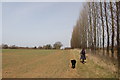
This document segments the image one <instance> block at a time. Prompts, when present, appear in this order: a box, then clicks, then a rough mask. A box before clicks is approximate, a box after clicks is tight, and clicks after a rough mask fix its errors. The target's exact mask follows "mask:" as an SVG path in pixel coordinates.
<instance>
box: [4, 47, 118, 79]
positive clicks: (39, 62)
mask: <svg viewBox="0 0 120 80" xmlns="http://www.w3.org/2000/svg"><path fill="white" fill-rule="evenodd" d="M79 51H80V50H39V49H3V50H2V52H3V53H2V76H3V78H115V77H116V74H115V73H114V72H112V71H111V70H112V69H107V67H102V66H101V65H99V64H100V61H98V62H99V64H97V63H96V62H95V61H97V59H95V61H94V60H93V59H94V57H92V56H91V55H90V54H87V63H86V64H82V63H80V60H79ZM91 58H92V59H91ZM71 59H76V61H77V63H76V68H75V69H72V68H71V63H70V60H71ZM101 64H102V63H101ZM104 65H105V64H104Z"/></svg>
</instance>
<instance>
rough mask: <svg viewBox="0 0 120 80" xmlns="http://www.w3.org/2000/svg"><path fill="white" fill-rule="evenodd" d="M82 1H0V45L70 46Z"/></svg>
mask: <svg viewBox="0 0 120 80" xmlns="http://www.w3.org/2000/svg"><path fill="white" fill-rule="evenodd" d="M82 4H83V3H81V2H2V43H4V44H8V45H17V46H24V47H25V46H28V47H33V46H43V45H46V44H51V45H53V44H54V43H55V42H57V41H60V42H61V43H62V44H63V47H70V40H71V36H72V30H73V27H74V25H75V24H76V21H77V19H78V17H79V14H80V10H81V9H82Z"/></svg>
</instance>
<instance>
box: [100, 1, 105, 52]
mask: <svg viewBox="0 0 120 80" xmlns="http://www.w3.org/2000/svg"><path fill="white" fill-rule="evenodd" d="M100 10H101V21H102V30H103V31H102V32H103V35H102V38H103V44H102V45H103V51H104V21H103V12H102V3H101V2H100Z"/></svg>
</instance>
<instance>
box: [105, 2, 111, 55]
mask: <svg viewBox="0 0 120 80" xmlns="http://www.w3.org/2000/svg"><path fill="white" fill-rule="evenodd" d="M104 6H105V17H106V18H105V19H106V27H107V54H108V55H109V41H110V40H109V27H108V17H107V9H106V2H104Z"/></svg>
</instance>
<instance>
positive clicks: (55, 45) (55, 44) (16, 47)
mask: <svg viewBox="0 0 120 80" xmlns="http://www.w3.org/2000/svg"><path fill="white" fill-rule="evenodd" d="M62 46H63V44H62V43H61V42H59V41H58V42H55V43H54V44H53V46H52V45H51V44H47V45H44V46H39V47H36V46H34V47H19V46H16V45H12V46H8V45H7V44H2V45H1V46H0V47H1V48H2V49H60V48H61V47H62Z"/></svg>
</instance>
